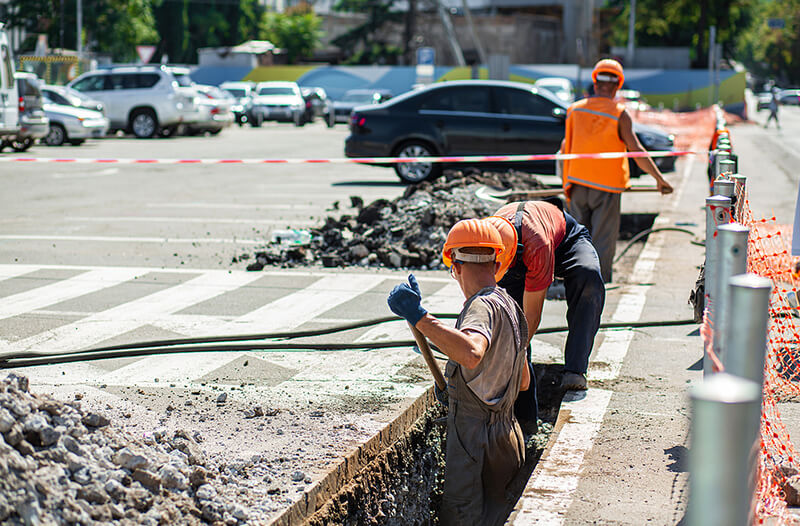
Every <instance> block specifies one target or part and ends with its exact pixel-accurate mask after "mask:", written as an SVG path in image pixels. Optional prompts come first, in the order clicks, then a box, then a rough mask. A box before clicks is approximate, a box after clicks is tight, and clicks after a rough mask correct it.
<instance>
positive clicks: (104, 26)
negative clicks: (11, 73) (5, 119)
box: [0, 0, 158, 61]
mask: <svg viewBox="0 0 800 526" xmlns="http://www.w3.org/2000/svg"><path fill="white" fill-rule="evenodd" d="M82 5H83V32H84V34H83V43H84V46H83V47H84V49H85V50H91V51H100V52H106V53H111V55H112V57H113V59H114V60H117V61H125V60H131V59H133V58H135V57H136V45H138V44H152V43H155V42H156V41H157V39H158V34H157V33H156V31H155V29H154V19H153V12H152V6H151V0H83V4H82ZM62 6H63V10H62ZM2 8H3V9H2V11H0V16H2V17H3V19H5V21H6V23H7V24H8V26H9V27H12V28H13V27H19V28H22V29H24V30H25V31H26V33H28V38H27V39H26V40H25V42H23V43H22V45H21V46H20V48H21V49H20V50H19V51H22V52H29V51H32V50H33V49H34V47H35V45H36V38H37V35H38V34H42V33H44V34H46V35H47V39H48V42H49V44H50V46H51V47H55V46H61V43H62V42H63V46H64V47H66V48H71V49H77V47H78V46H77V44H78V39H77V14H76V13H77V5H76V0H63V4H62V0H9V2H8V3H7V4H5V5H4V6H2ZM62 13H63V16H62ZM62 35H63V38H62Z"/></svg>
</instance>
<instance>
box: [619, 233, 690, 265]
mask: <svg viewBox="0 0 800 526" xmlns="http://www.w3.org/2000/svg"><path fill="white" fill-rule="evenodd" d="M664 230H669V231H673V232H683V233H685V234H691V235H695V233H694V232H692V231H691V230H687V229H685V228H679V227H676V226H662V227H658V228H648V229H646V230H642V231H641V232H639V233H638V234H636V235H635V236H633V237H632V238H631V239H630V241H628V244H627V245H625V248H624V249H622V252H620V253H619V254H617V257H615V258H614V263H616V262H617V261H619V260H620V258H622V256H624V255H625V252H627V251H628V249H630V248H631V247H632V246H633V244H634V243H636V242H637V241H639V240H640V239H642V238H643V237H644V236H647V235H649V234H652V233H654V232H662V231H664Z"/></svg>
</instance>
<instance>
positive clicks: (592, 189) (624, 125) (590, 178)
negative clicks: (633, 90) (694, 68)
mask: <svg viewBox="0 0 800 526" xmlns="http://www.w3.org/2000/svg"><path fill="white" fill-rule="evenodd" d="M592 81H593V83H594V93H595V94H594V95H593V96H590V97H587V98H585V99H581V100H579V101H577V102H575V103H573V104H572V105H571V106H570V107H569V108H568V109H567V122H566V132H565V135H564V140H563V141H562V142H561V152H562V153H604V152H625V151H629V152H646V151H647V150H645V149H644V147H643V146H642V145H641V143H640V142H639V139H638V138H637V137H636V135H635V134H634V133H633V121H632V120H631V117H630V115H628V112H627V111H626V110H625V106H624V105H623V104H619V103H617V102H615V101H614V97H615V95H616V93H617V90H618V89H619V88H621V87H622V83H623V82H624V81H625V76H624V75H623V72H622V66H621V65H620V63H619V62H617V61H616V60H612V59H603V60H601V61H599V62H598V63H597V64H596V65H595V67H594V70H593V71H592ZM634 161H635V162H636V164H637V165H639V168H641V169H642V170H643V171H644V172H647V173H648V174H650V175H651V176H653V178H654V179H655V180H656V185H657V188H658V191H659V192H661V193H662V194H669V193H671V192H672V186H670V184H669V183H667V181H665V180H664V177H663V176H662V175H661V171H660V170H659V169H658V166H656V164H655V163H654V162H653V160H652V159H651V158H650V157H649V156H648V157H636V158H634ZM562 177H563V183H564V194H565V195H566V196H567V203H568V210H569V213H570V214H571V215H572V216H573V217H574V218H575V219H576V220H577V221H578V222H579V223H581V224H584V225H586V227H587V228H588V229H589V232H590V233H591V236H592V242H593V243H594V246H595V248H597V254H598V256H599V257H600V268H601V270H602V273H603V280H605V282H606V283H609V282H610V281H611V277H612V264H613V261H614V252H615V251H616V243H617V237H619V224H620V194H621V193H622V192H624V191H625V190H627V189H628V186H629V183H628V181H629V178H630V175H629V173H628V159H627V158H625V157H620V158H617V159H572V160H567V161H564V169H563V173H562Z"/></svg>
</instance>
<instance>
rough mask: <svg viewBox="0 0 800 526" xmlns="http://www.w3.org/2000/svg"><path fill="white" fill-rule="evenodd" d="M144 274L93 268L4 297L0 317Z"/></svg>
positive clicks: (37, 307)
mask: <svg viewBox="0 0 800 526" xmlns="http://www.w3.org/2000/svg"><path fill="white" fill-rule="evenodd" d="M141 275H143V274H142V273H141V272H137V271H133V270H130V269H118V268H108V269H104V270H91V271H89V272H85V273H83V274H79V275H77V276H74V277H72V278H69V279H65V280H62V281H58V282H55V283H51V284H49V285H44V286H42V287H38V288H35V289H33V290H29V291H26V292H20V293H19V294H14V295H12V296H8V297H5V298H3V300H2V302H1V303H0V319H4V318H10V317H12V316H18V315H20V314H23V313H25V312H29V311H33V310H37V309H41V308H44V307H47V306H48V305H54V304H56V303H59V302H61V301H65V300H68V299H72V298H77V297H79V296H83V295H84V294H89V293H92V292H96V291H99V290H102V289H105V288H108V287H113V286H114V285H118V284H120V283H123V282H125V281H128V280H131V279H134V278H136V277H137V276H141Z"/></svg>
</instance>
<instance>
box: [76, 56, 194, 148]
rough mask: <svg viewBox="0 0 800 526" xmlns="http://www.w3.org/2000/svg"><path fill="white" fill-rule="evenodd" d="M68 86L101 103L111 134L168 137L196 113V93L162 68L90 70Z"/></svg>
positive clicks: (137, 67) (131, 67)
mask: <svg viewBox="0 0 800 526" xmlns="http://www.w3.org/2000/svg"><path fill="white" fill-rule="evenodd" d="M67 86H68V87H70V88H73V89H75V90H77V91H79V92H81V93H84V94H86V95H89V96H91V97H92V98H94V99H97V100H98V101H100V102H101V103H102V104H103V106H104V107H105V112H106V116H107V117H108V119H109V122H110V125H111V130H112V131H114V130H125V131H126V132H130V133H133V134H134V135H135V136H136V137H139V138H150V137H156V136H157V135H165V136H166V135H171V134H172V133H174V132H175V130H176V129H177V128H178V126H179V125H181V124H183V123H184V122H185V121H186V120H187V119H189V118H191V116H192V115H193V114H194V113H195V108H194V102H195V98H196V94H194V91H193V90H186V89H184V88H183V87H182V86H180V85H179V84H178V82H177V81H176V77H175V76H174V75H173V74H172V73H171V72H170V71H169V69H168V68H167V67H165V66H124V67H114V68H109V69H102V70H96V71H90V72H87V73H84V74H83V75H81V76H79V77H78V78H76V79H75V80H73V81H72V82H70V83H69V84H68V85H67Z"/></svg>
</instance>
